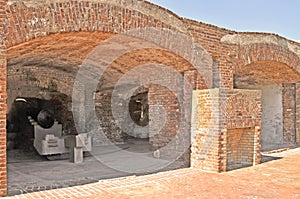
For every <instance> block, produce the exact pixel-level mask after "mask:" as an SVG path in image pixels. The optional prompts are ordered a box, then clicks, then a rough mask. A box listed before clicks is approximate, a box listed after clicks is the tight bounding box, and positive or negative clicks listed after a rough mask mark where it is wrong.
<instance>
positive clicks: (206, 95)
mask: <svg viewBox="0 0 300 199" xmlns="http://www.w3.org/2000/svg"><path fill="white" fill-rule="evenodd" d="M261 111H262V110H261V94H260V92H259V91H250V90H229V89H228V90H222V89H221V90H220V89H211V90H201V91H195V92H194V97H193V113H192V114H193V118H192V132H191V133H192V143H191V144H192V154H191V166H192V167H195V168H200V169H203V170H208V171H213V172H222V171H226V170H227V164H228V162H229V163H232V159H233V158H232V157H231V156H230V154H232V151H233V146H235V143H236V139H235V136H238V135H240V136H241V137H242V136H243V139H245V141H244V142H239V143H236V147H235V148H237V149H241V150H242V151H243V152H244V153H242V154H243V155H242V154H239V155H240V157H236V159H238V160H239V161H240V164H241V163H242V162H243V161H244V162H247V161H248V163H251V164H258V163H260V159H261V155H260V129H261ZM249 128H250V130H248V129H249ZM244 129H246V130H244ZM240 131H241V132H240ZM228 132H229V133H228ZM244 136H245V137H244ZM241 137H239V139H240V138H241ZM251 139H252V142H248V141H249V140H251ZM245 143H247V144H245ZM250 151H251V152H250ZM236 153H238V152H236ZM227 154H229V157H227ZM245 154H248V155H247V156H246V155H245ZM251 154H252V155H251ZM243 156H245V158H243ZM248 157H249V158H248ZM250 157H251V158H250ZM228 158H229V160H228Z"/></svg>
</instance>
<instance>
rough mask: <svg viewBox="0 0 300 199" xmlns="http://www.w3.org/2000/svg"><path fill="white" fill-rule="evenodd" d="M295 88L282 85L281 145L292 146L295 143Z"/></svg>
mask: <svg viewBox="0 0 300 199" xmlns="http://www.w3.org/2000/svg"><path fill="white" fill-rule="evenodd" d="M295 88H296V86H295V84H283V90H282V106H283V143H284V144H294V143H295V141H296V101H295V100H296V92H295V91H296V89H295Z"/></svg>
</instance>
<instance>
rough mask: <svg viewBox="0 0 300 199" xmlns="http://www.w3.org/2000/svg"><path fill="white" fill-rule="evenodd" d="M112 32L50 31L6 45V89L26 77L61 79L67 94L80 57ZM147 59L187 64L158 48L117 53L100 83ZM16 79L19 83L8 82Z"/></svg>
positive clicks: (182, 66)
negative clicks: (18, 43) (50, 33)
mask: <svg viewBox="0 0 300 199" xmlns="http://www.w3.org/2000/svg"><path fill="white" fill-rule="evenodd" d="M113 35H114V34H111V33H102V32H92V33H87V32H76V33H63V34H53V35H49V36H46V37H42V38H38V39H35V40H31V41H28V42H25V43H22V44H20V45H17V46H14V47H11V48H9V49H8V51H7V60H8V63H7V66H8V89H9V88H10V87H12V86H16V85H18V86H20V85H22V84H31V83H32V82H31V83H29V80H37V81H38V82H42V84H47V81H48V83H49V81H55V84H57V85H59V84H60V83H61V82H63V83H64V84H65V85H68V86H69V88H64V89H65V91H60V92H64V93H65V94H67V95H70V94H71V89H72V86H73V83H74V78H75V76H76V74H77V71H78V69H79V68H80V65H81V64H82V62H83V61H84V59H85V58H86V57H87V56H88V55H89V53H90V52H91V51H92V50H93V49H94V48H95V47H96V46H98V45H99V44H100V43H101V42H103V41H105V40H107V39H108V38H110V37H112V36H113ZM108 50H110V49H108ZM150 63H157V64H163V65H166V66H170V67H172V68H173V69H175V70H176V71H178V72H183V71H186V70H189V69H190V67H191V66H190V64H189V63H188V62H187V61H186V60H185V59H183V58H181V57H179V56H178V55H175V54H173V53H171V52H167V51H164V50H162V49H150V48H147V49H140V50H136V51H131V52H128V53H126V54H124V55H122V56H120V57H118V58H117V59H116V60H115V61H114V62H113V63H112V64H111V66H110V67H109V68H108V69H107V70H106V74H107V77H106V78H105V75H104V79H103V80H102V81H103V82H101V83H100V84H105V87H111V86H113V85H110V82H111V83H115V81H116V80H117V79H119V78H120V77H122V75H123V74H125V73H126V72H128V71H129V70H130V69H132V68H134V67H135V66H139V65H142V64H150ZM109 78H113V79H109ZM47 79H49V80H47ZM16 81H20V83H19V84H15V83H14V84H12V82H16ZM38 86H40V87H44V86H45V85H38ZM61 87H62V86H61ZM46 88H47V85H46Z"/></svg>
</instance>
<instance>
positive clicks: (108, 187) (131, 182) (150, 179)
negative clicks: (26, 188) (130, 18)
mask: <svg viewBox="0 0 300 199" xmlns="http://www.w3.org/2000/svg"><path fill="white" fill-rule="evenodd" d="M12 198H13V199H17V198H20V199H21V198H35V199H36V198H300V150H299V149H297V150H296V151H293V152H291V153H287V155H284V157H283V158H282V159H279V160H274V161H270V162H266V163H263V164H261V165H257V166H254V167H248V168H244V169H239V170H235V171H231V172H227V173H222V174H215V173H206V172H203V171H200V170H196V169H181V170H175V171H168V172H163V173H158V174H153V175H147V176H139V177H136V176H131V177H126V178H119V179H113V180H103V181H99V182H97V183H92V184H88V185H83V186H77V187H71V188H64V189H55V190H50V191H42V192H35V193H30V194H23V195H17V196H14V197H12Z"/></svg>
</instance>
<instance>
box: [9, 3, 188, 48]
mask: <svg viewBox="0 0 300 199" xmlns="http://www.w3.org/2000/svg"><path fill="white" fill-rule="evenodd" d="M5 10H6V22H5V23H6V24H7V26H6V27H7V28H6V29H7V31H6V32H7V33H6V46H7V47H11V46H14V45H16V44H19V43H22V42H25V41H29V40H31V39H34V38H37V37H42V36H45V35H49V34H53V33H61V32H78V31H87V32H93V31H101V32H110V33H121V32H124V31H128V30H133V29H136V28H144V27H157V28H168V29H172V30H175V31H178V32H182V33H184V34H186V35H189V33H188V30H187V26H186V25H185V23H184V22H183V20H182V19H181V18H180V17H179V16H177V15H176V14H174V13H172V12H171V11H169V10H167V9H164V8H162V7H160V6H157V5H154V4H152V3H150V2H147V1H143V0H136V1H132V0H112V1H108V0H85V1H79V0H78V1H66V0H57V1H52V0H46V1H41V0H25V1H14V0H9V1H7V5H6V9H5Z"/></svg>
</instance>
